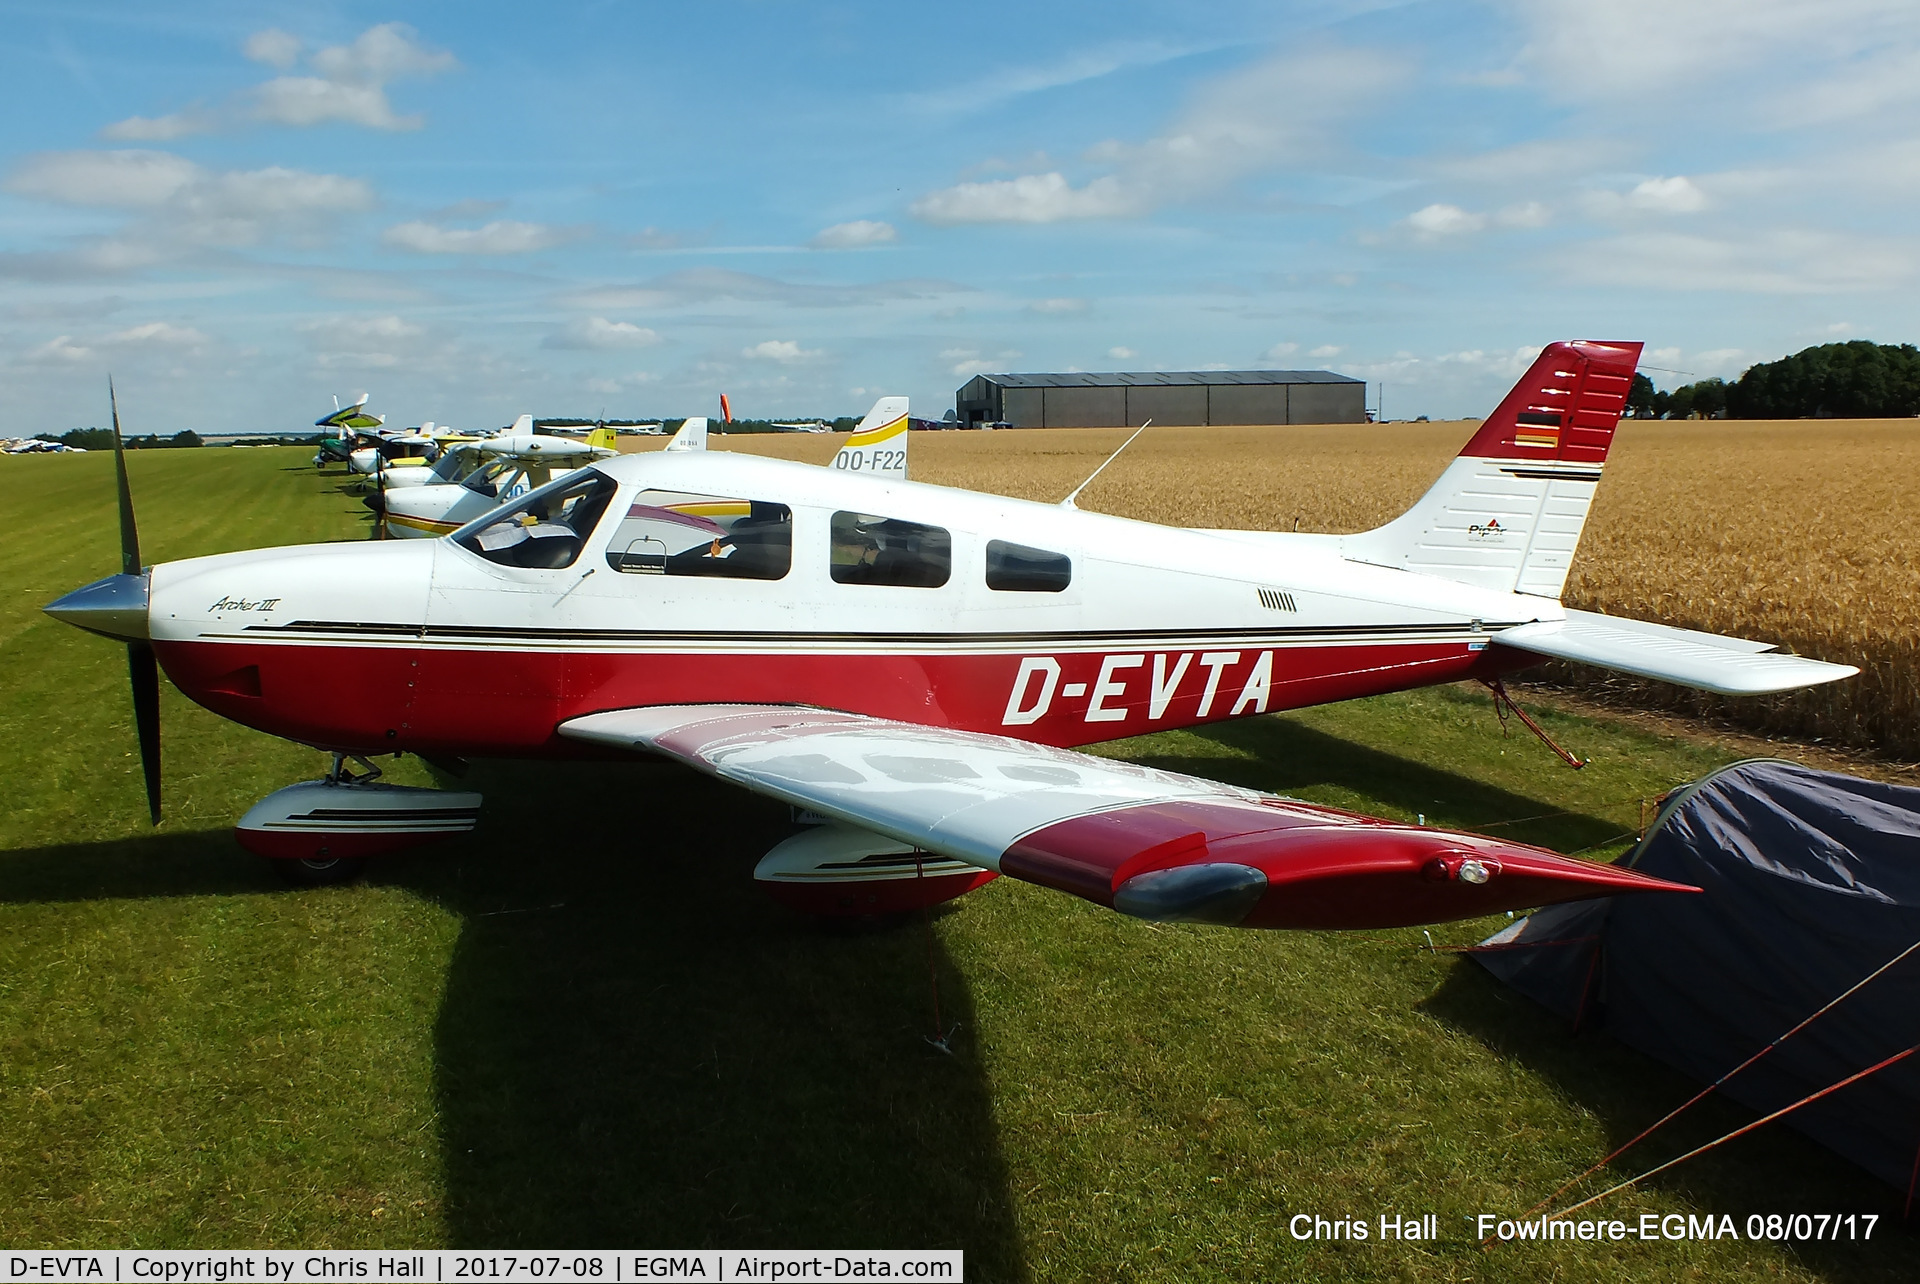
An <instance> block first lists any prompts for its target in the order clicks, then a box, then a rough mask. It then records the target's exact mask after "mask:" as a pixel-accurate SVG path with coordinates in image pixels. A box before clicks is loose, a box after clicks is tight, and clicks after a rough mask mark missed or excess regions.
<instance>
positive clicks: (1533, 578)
mask: <svg viewBox="0 0 1920 1284" xmlns="http://www.w3.org/2000/svg"><path fill="white" fill-rule="evenodd" d="M1640 348H1641V345H1640V344H1638V343H1595V342H1570V343H1555V344H1552V345H1550V346H1548V347H1547V348H1546V349H1545V350H1544V351H1543V352H1541V354H1540V355H1539V357H1538V358H1536V359H1535V360H1534V363H1533V365H1532V366H1531V367H1530V368H1529V369H1528V370H1527V373H1526V374H1525V375H1523V376H1521V378H1520V381H1519V382H1518V383H1517V384H1515V385H1514V387H1513V390H1512V391H1511V392H1509V393H1508V394H1507V395H1506V397H1505V399H1503V400H1502V401H1501V402H1500V405H1499V407H1498V408H1497V409H1496V410H1495V411H1494V412H1493V414H1492V415H1491V416H1489V417H1488V418H1487V420H1486V422H1485V423H1483V424H1482V425H1481V426H1480V430H1479V431H1478V432H1476V433H1475V434H1474V435H1473V439H1472V440H1470V441H1469V442H1468V443H1467V445H1466V447H1465V449H1463V450H1462V451H1461V452H1460V455H1459V457H1458V458H1456V459H1455V460H1454V461H1453V462H1452V463H1451V464H1449V465H1448V466H1447V470H1446V471H1445V472H1444V473H1442V474H1441V475H1440V480H1439V481H1437V482H1435V483H1434V485H1433V487H1432V489H1430V490H1428V491H1427V493H1426V494H1425V495H1423V496H1422V497H1421V498H1420V500H1419V501H1418V502H1417V503H1415V504H1414V506H1413V507H1412V508H1410V509H1408V510H1407V511H1406V512H1405V513H1403V514H1402V515H1401V516H1400V517H1398V518H1396V519H1395V520H1394V521H1392V522H1389V523H1388V524H1387V525H1385V526H1382V527H1380V528H1378V529H1377V530H1371V531H1367V532H1365V533H1364V534H1360V535H1349V536H1346V537H1344V538H1343V539H1342V541H1341V549H1342V551H1343V552H1344V553H1345V555H1346V556H1347V557H1349V558H1352V559H1353V560H1355V561H1359V562H1370V563H1374V564H1376V565H1381V566H1393V567H1397V568H1400V569H1403V570H1408V571H1414V572H1417V573H1420V574H1423V575H1435V576H1440V577H1442V578H1445V579H1450V580H1457V581H1459V582H1461V583H1464V584H1473V585H1476V586H1478V587H1481V588H1489V589H1495V590H1498V591H1502V592H1516V593H1530V594H1536V595H1538V596H1541V597H1553V598H1557V597H1559V596H1560V593H1561V590H1562V589H1563V588H1565V586H1566V582H1567V571H1568V569H1569V568H1570V567H1571V566H1572V565H1573V554H1574V550H1575V548H1576V547H1578V545H1579V543H1580V533H1581V531H1582V530H1583V529H1584V528H1585V526H1586V522H1587V513H1588V511H1589V510H1590V509H1591V507H1592V505H1593V495H1594V490H1595V488H1596V487H1597V486H1598V484H1599V481H1600V472H1601V468H1602V467H1603V465H1604V464H1605V463H1606V458H1607V451H1608V450H1609V448H1611V446H1612V445H1613V434H1614V429H1615V427H1616V426H1617V425H1618V424H1619V422H1620V414H1621V412H1622V411H1623V410H1625V408H1626V404H1627V394H1628V392H1629V391H1630V390H1631V389H1632V386H1633V372H1634V367H1635V366H1636V365H1637V364H1638V363H1639V360H1640Z"/></svg>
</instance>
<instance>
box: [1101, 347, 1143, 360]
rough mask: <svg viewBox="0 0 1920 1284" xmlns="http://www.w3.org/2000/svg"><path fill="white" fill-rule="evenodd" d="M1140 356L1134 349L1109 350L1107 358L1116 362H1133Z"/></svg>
mask: <svg viewBox="0 0 1920 1284" xmlns="http://www.w3.org/2000/svg"><path fill="white" fill-rule="evenodd" d="M1139 355H1140V354H1139V353H1137V352H1135V351H1134V350H1133V349H1132V348H1108V349H1107V356H1109V357H1111V358H1112V359H1113V360H1115V361H1131V360H1133V359H1134V358H1135V357H1137V356H1139Z"/></svg>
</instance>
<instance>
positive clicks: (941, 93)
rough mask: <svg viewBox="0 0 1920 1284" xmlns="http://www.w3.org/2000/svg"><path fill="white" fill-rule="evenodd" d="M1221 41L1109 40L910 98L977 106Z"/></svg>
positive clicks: (949, 108)
mask: <svg viewBox="0 0 1920 1284" xmlns="http://www.w3.org/2000/svg"><path fill="white" fill-rule="evenodd" d="M1217 47H1218V46H1215V45H1168V44H1162V43H1161V42H1159V41H1157V40H1147V41H1123V42H1118V43H1113V44H1106V45H1101V46H1098V47H1096V48H1092V49H1080V50H1075V51H1073V52H1071V53H1069V54H1067V55H1066V56H1065V57H1063V58H1060V59H1058V60H1056V61H1054V62H1050V63H1044V64H1039V65H1029V66H1024V67H1022V66H998V67H996V68H995V69H994V74H993V75H991V76H988V77H984V78H966V79H964V80H962V81H961V82H960V83H956V84H952V85H950V86H947V87H945V88H940V89H934V90H929V91H927V92H924V93H919V94H915V95H913V96H912V97H911V98H909V99H908V102H909V103H910V104H911V105H912V106H914V107H918V108H920V109H922V110H925V111H934V112H977V111H981V110H983V109H985V108H988V107H992V106H995V105H997V104H999V103H1003V102H1006V101H1007V100H1008V99H1011V98H1021V97H1024V96H1026V95H1028V94H1034V93H1041V92H1044V91H1046V90H1049V89H1059V88H1062V87H1064V86H1066V85H1077V84H1080V83H1082V82H1084V81H1089V80H1098V79H1100V78H1101V77H1103V76H1110V75H1112V74H1113V73H1114V72H1116V71H1123V70H1126V69H1128V68H1135V67H1151V66H1155V65H1157V64H1160V63H1165V62H1170V61H1173V60H1174V59H1177V58H1185V57H1187V56H1189V55H1191V54H1196V53H1202V52H1205V51H1206V50H1208V49H1212V48H1217Z"/></svg>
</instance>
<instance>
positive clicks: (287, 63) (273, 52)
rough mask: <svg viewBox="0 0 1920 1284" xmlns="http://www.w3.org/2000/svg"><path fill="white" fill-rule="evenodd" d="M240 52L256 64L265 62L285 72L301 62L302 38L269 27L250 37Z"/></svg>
mask: <svg viewBox="0 0 1920 1284" xmlns="http://www.w3.org/2000/svg"><path fill="white" fill-rule="evenodd" d="M240 52H241V53H243V54H245V55H246V56H247V57H248V58H250V59H252V60H253V61H254V62H264V63H266V64H267V66H269V67H277V68H278V69H279V70H281V71H285V70H286V69H287V68H289V67H291V66H293V64H294V63H296V62H298V61H300V37H298V36H295V35H290V34H288V33H287V32H284V31H278V30H275V29H274V28H272V27H269V28H267V29H266V30H265V31H256V32H254V33H253V34H252V35H250V36H248V37H247V42H246V44H244V45H242V46H241V47H240Z"/></svg>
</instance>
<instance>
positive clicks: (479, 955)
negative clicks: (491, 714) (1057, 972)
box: [0, 762, 1027, 1280]
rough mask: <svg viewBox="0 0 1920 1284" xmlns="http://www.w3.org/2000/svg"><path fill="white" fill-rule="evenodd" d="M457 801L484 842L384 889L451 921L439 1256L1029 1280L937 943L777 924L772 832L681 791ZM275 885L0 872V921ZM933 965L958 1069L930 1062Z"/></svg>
mask: <svg viewBox="0 0 1920 1284" xmlns="http://www.w3.org/2000/svg"><path fill="white" fill-rule="evenodd" d="M461 783H463V784H465V785H467V786H468V787H472V788H478V789H480V790H481V791H482V792H484V793H485V794H486V795H487V804H486V809H485V812H484V817H483V820H482V824H481V828H480V830H479V831H478V832H477V833H476V834H474V835H473V836H471V837H469V838H463V839H459V840H455V841H454V842H453V843H450V844H448V845H446V846H444V847H441V848H439V849H438V850H435V849H431V848H430V849H427V850H426V851H425V852H422V853H419V854H417V855H413V856H402V857H394V858H391V859H390V860H389V862H387V863H384V864H378V865H376V866H374V868H373V871H372V873H371V875H370V878H371V881H373V882H374V883H375V884H381V885H387V886H396V887H404V888H407V889H408V890H410V891H412V892H414V893H415V894H417V895H419V896H421V897H423V898H425V899H428V900H431V901H433V902H435V903H438V904H440V905H442V906H444V907H445V908H447V909H448V910H450V911H452V912H453V913H455V914H457V915H459V916H460V917H461V918H462V919H463V920H464V924H463V927H462V930H461V933H460V936H459V939H458V942H457V944H456V945H455V947H454V953H453V957H452V960H451V964H450V967H449V971H448V974H447V978H446V984H445V997H444V999H443V1001H442V1004H441V1008H440V1011H439V1013H438V1016H437V1019H436V1023H435V1030H434V1049H435V1084H436V1093H437V1097H438V1100H437V1102H436V1105H437V1108H438V1114H439V1118H440V1126H441V1136H440V1145H441V1162H442V1168H443V1171H444V1174H445V1178H444V1179H445V1188H446V1197H445V1198H446V1207H445V1217H446V1222H447V1225H448V1228H449V1235H450V1238H451V1240H452V1242H453V1243H454V1244H455V1245H461V1246H484V1247H499V1248H516V1247H519V1248H536V1247H550V1248H566V1247H589V1246H591V1247H606V1246H610V1245H611V1246H623V1245H632V1246H644V1247H661V1248H703V1247H724V1248H733V1247H741V1248H752V1247H785V1248H808V1247H817V1248H848V1247H872V1248H881V1247H958V1248H963V1249H965V1250H966V1253H967V1268H968V1278H969V1279H983V1280H1002V1279H1022V1278H1025V1276H1026V1274H1027V1270H1026V1267H1025V1264H1024V1255H1023V1252H1022V1248H1021V1244H1020V1241H1019V1236H1018V1231H1017V1228H1016V1225H1015V1220H1014V1216H1013V1199H1012V1195H1011V1192H1010V1191H1009V1188H1008V1178H1007V1174H1006V1167H1005V1163H1004V1161H1003V1159H1002V1156H1001V1149H1000V1142H999V1137H998V1132H997V1127H996V1124H995V1121H994V1116H993V1105H992V1098H991V1094H990V1091H989V1086H988V1083H987V1080H986V1076H985V1071H984V1068H983V1067H982V1066H981V1064H980V1063H979V1061H978V1059H977V1057H976V1056H975V1055H974V1053H973V1048H974V1046H975V1044H974V1042H973V1039H972V1033H973V1031H975V1030H976V1029H977V1028H978V1027H977V1018H976V1016H975V1013H974V1010H973V1005H972V1000H971V997H970V994H969V989H968V985H967V982H966V978H965V977H964V976H963V975H962V974H961V973H960V971H959V969H958V967H957V966H956V965H955V963H954V962H953V960H952V959H951V957H950V956H949V955H948V954H947V953H946V951H945V950H944V949H943V948H942V947H941V946H940V944H939V940H938V934H937V933H934V934H931V940H930V939H929V937H930V934H929V933H928V932H927V931H926V929H924V928H923V927H922V925H921V921H920V920H919V919H918V918H917V917H915V918H912V919H909V920H907V921H904V922H899V923H891V924H881V925H873V926H868V927H864V928H855V929H851V930H837V931H836V930H826V929H822V928H820V927H817V926H815V925H814V924H812V923H811V922H810V921H808V920H805V919H803V918H801V917H800V916H798V915H795V914H793V913H792V912H790V911H788V910H786V909H784V908H783V907H781V906H779V905H776V904H774V903H772V902H771V901H769V900H768V899H767V898H766V897H765V896H764V895H763V894H761V893H760V892H759V891H758V890H757V889H756V888H755V887H754V886H753V884H752V868H753V864H754V862H755V860H757V859H758V857H759V856H760V854H762V853H763V852H765V851H766V849H767V848H769V847H771V846H772V845H773V844H774V843H775V842H777V841H778V840H779V839H780V838H781V837H783V836H784V835H785V834H786V833H788V832H790V821H789V817H788V814H787V812H786V809H785V808H783V807H780V806H778V805H776V804H772V803H769V802H766V801H764V800H761V799H758V798H755V797H753V796H751V795H747V794H744V793H742V792H741V791H739V790H736V789H733V788H730V787H728V786H725V785H721V784H719V783H718V782H714V781H711V780H707V779H705V778H703V777H700V776H696V775H695V774H694V773H692V772H690V771H687V770H685V769H682V768H679V767H675V766H672V765H669V764H657V765H656V764H633V763H609V764H598V763H572V764H556V763H524V762H500V763H479V764H476V765H475V767H474V769H473V770H472V772H471V773H469V775H468V776H467V777H466V778H465V779H464V780H463V781H462V782H461ZM274 889H279V890H282V891H285V890H287V889H286V888H285V885H284V884H282V883H281V882H280V880H279V878H278V877H277V876H276V875H275V874H274V873H273V872H272V871H271V870H270V869H267V868H264V867H263V864H262V862H260V861H258V860H257V859H255V858H253V857H250V856H248V855H247V854H245V853H244V852H242V851H241V850H240V849H239V848H238V846H237V845H236V844H235V843H234V842H233V840H232V838H231V836H230V834H229V833H228V832H226V831H211V832H201V833H193V834H181V835H156V836H152V837H147V838H139V839H130V840H124V841H119V842H111V843H96V844H80V845H73V846H68V847H59V848H45V849H40V850H37V851H18V852H11V853H7V854H6V855H5V857H4V860H0V903H19V902H29V901H75V900H102V899H114V898H145V897H164V896H203V895H221V894H242V895H244V894H249V893H259V892H265V891H272V890H274ZM288 894H294V895H297V894H300V893H296V892H289V893H288ZM930 970H931V972H932V973H933V974H934V975H937V977H938V982H939V1002H940V1009H941V1014H942V1019H943V1023H944V1024H945V1025H947V1026H948V1027H949V1028H951V1027H952V1026H953V1025H954V1024H955V1023H958V1026H959V1032H958V1034H957V1036H956V1037H955V1038H954V1040H953V1047H954V1050H955V1051H954V1055H944V1054H942V1053H941V1052H939V1051H937V1050H936V1049H934V1048H933V1047H931V1046H930V1045H929V1044H928V1042H927V1036H928V1035H929V1034H930V1033H931V1032H932V1030H933V1016H932V998H933V995H932V979H931V977H930Z"/></svg>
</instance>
